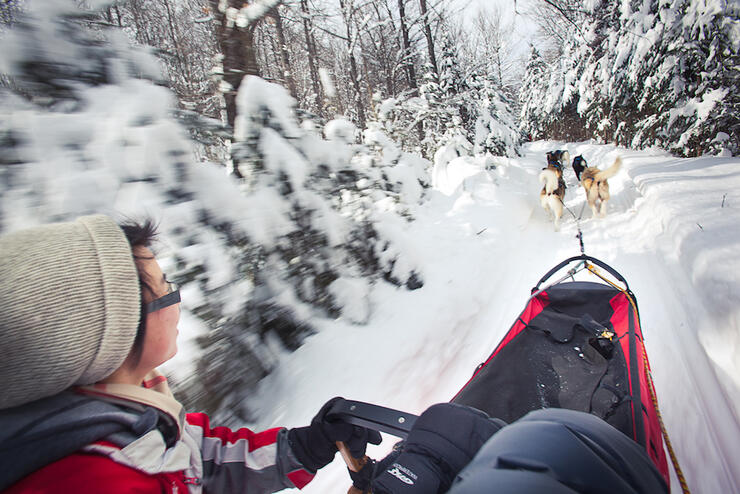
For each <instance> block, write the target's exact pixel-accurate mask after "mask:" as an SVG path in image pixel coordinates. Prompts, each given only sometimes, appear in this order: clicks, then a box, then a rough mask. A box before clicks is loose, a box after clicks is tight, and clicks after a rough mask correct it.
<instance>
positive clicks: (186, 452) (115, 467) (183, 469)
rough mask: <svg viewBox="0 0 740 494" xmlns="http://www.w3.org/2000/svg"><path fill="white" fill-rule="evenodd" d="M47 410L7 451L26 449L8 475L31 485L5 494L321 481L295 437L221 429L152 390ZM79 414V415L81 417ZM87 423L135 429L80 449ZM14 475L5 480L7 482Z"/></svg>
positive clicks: (98, 395)
mask: <svg viewBox="0 0 740 494" xmlns="http://www.w3.org/2000/svg"><path fill="white" fill-rule="evenodd" d="M101 402H102V403H101ZM129 404H130V405H131V406H129ZM91 407H92V408H91ZM39 408H40V410H39ZM47 408H51V410H48V409H45V408H44V407H43V406H42V407H39V406H38V405H35V408H31V409H29V410H28V414H26V415H25V416H28V417H29V419H28V420H29V421H28V424H26V425H16V424H17V422H18V420H19V419H18V417H22V416H24V414H23V413H17V414H16V415H14V416H13V418H14V421H13V423H14V427H15V428H16V429H18V430H20V431H21V433H20V434H21V436H20V440H19V435H18V434H15V435H14V436H12V437H9V438H6V439H5V440H4V441H1V442H0V445H2V446H6V445H8V444H17V445H18V447H17V448H16V458H17V461H16V462H10V461H8V460H9V459H10V458H2V460H3V462H2V463H4V465H3V469H5V468H6V466H9V465H11V464H12V465H13V466H12V467H11V468H10V469H9V470H13V469H14V468H15V470H17V471H16V472H11V475H13V474H15V475H16V477H21V476H22V478H19V480H16V481H14V482H13V483H12V484H11V485H10V486H9V487H8V488H7V489H6V490H4V491H2V492H3V494H18V493H46V492H48V493H51V492H54V493H60V492H64V493H67V492H70V493H71V492H74V493H89V494H92V493H100V494H102V493H112V494H116V493H158V492H163V493H179V494H184V493H188V492H189V493H201V492H205V493H209V492H212V493H229V492H238V493H243V494H262V493H269V492H276V491H279V490H282V489H285V488H294V487H298V488H302V487H304V486H305V485H306V484H307V483H308V482H310V481H311V479H312V478H313V474H312V473H311V472H309V471H307V470H305V469H304V468H303V466H302V465H301V464H300V462H299V461H298V460H297V459H296V457H295V455H294V454H293V452H292V450H291V449H290V446H289V445H288V438H287V429H282V428H275V429H269V430H266V431H264V432H257V433H255V432H252V431H250V430H249V429H246V428H243V429H239V430H237V431H232V430H230V429H227V428H225V427H215V428H211V426H210V423H209V419H208V416H206V415H205V414H202V413H190V414H187V415H186V416H185V415H184V414H183V413H182V411H181V407H180V405H179V403H177V402H176V401H175V400H174V399H173V398H171V397H168V396H165V395H162V394H160V393H157V392H155V391H152V390H148V389H144V388H138V387H136V386H128V385H102V386H101V385H96V386H93V387H85V388H80V389H78V390H77V392H76V393H69V394H68V396H60V397H56V398H54V399H49V407H47ZM55 410H58V413H54V411H55ZM70 410H71V411H70ZM74 410H78V412H76V414H75V412H74ZM91 410H96V411H95V412H92V413H91ZM21 412H22V411H21ZM34 414H37V419H34V418H33V416H34ZM49 419H53V420H49ZM0 421H1V420H0ZM39 421H42V422H41V423H39ZM43 421H48V422H50V423H51V422H53V427H52V426H50V427H49V428H48V429H47V430H48V435H45V434H44V422H43ZM60 422H61V423H62V424H68V426H67V427H66V429H65V428H64V425H62V426H61V428H60V425H59V423H60ZM86 422H90V423H91V424H93V425H91V426H90V428H95V427H101V425H100V424H103V425H109V424H113V425H115V426H120V424H128V425H127V427H126V428H124V429H123V430H121V428H120V427H118V428H117V429H116V430H117V431H118V432H115V433H114V434H108V435H106V436H105V437H104V438H103V439H102V440H96V441H95V442H93V443H91V444H86V445H81V447H79V446H75V445H74V442H75V436H74V435H72V436H70V432H69V431H73V433H74V434H77V435H79V434H78V432H79V429H80V427H81V425H80V424H84V423H86ZM95 424H97V425H95ZM23 430H32V431H33V434H29V435H27V436H26V437H28V438H29V441H36V443H34V444H28V443H25V442H23V437H24V436H22V434H23V432H22V431H23ZM133 431H136V432H135V433H134V432H133ZM39 437H41V438H40V439H39ZM70 437H71V439H70ZM83 437H88V436H83ZM50 446H53V447H50ZM65 447H69V448H72V450H71V451H69V452H68V454H66V455H62V456H63V457H62V458H61V459H54V461H48V462H44V463H43V465H41V466H37V465H38V463H39V460H38V457H45V456H47V457H48V456H49V455H47V454H46V453H47V451H46V450H52V451H54V450H56V451H57V452H58V451H59V448H65ZM54 454H57V458H58V457H59V455H58V453H54ZM41 461H42V462H43V460H41ZM34 462H35V463H34ZM26 472H30V473H26ZM7 473H8V471H6V472H2V475H0V481H2V480H3V476H4V475H6V474H7ZM24 475H25V476H24ZM10 478H11V480H12V478H13V477H12V476H11V477H10ZM1 488H2V484H1V483H0V490H1Z"/></svg>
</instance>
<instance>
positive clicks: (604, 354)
mask: <svg viewBox="0 0 740 494" xmlns="http://www.w3.org/2000/svg"><path fill="white" fill-rule="evenodd" d="M573 262H578V263H579V265H582V266H584V267H587V268H589V269H592V268H593V269H592V271H594V272H595V266H599V267H601V268H603V269H604V270H606V271H607V272H609V273H610V274H611V275H612V276H613V277H614V278H616V279H617V280H618V281H619V282H621V283H622V284H624V286H625V288H624V289H621V288H620V287H619V286H618V285H617V284H616V283H611V282H609V281H608V280H607V283H602V282H598V283H597V282H589V281H564V280H565V279H567V278H568V276H566V277H565V278H563V279H561V280H560V281H558V282H555V283H554V284H552V285H549V286H547V287H546V288H543V289H540V286H541V285H542V284H543V283H544V282H545V281H546V280H547V279H549V278H550V277H551V276H552V275H553V274H554V273H556V272H557V271H559V270H560V269H562V268H564V267H565V266H567V265H569V264H571V263H573ZM594 265H595V266H594ZM589 266H590V267H589ZM575 269H576V268H574V269H572V270H571V271H570V274H571V275H572V274H573V273H574V272H575ZM601 278H602V279H604V280H606V279H605V278H603V277H601ZM649 369H650V366H649V364H648V362H647V354H646V352H645V348H644V346H643V337H642V331H641V329H640V319H639V313H638V309H637V301H636V300H635V297H634V295H633V294H632V292H631V291H630V289H629V286H628V285H627V282H626V281H625V280H624V278H623V277H622V276H621V275H620V274H619V273H617V272H616V271H615V270H614V269H613V268H611V267H610V266H608V265H607V264H605V263H604V262H602V261H599V260H598V259H595V258H593V257H590V256H585V255H583V256H577V257H572V258H570V259H567V260H565V261H563V262H562V263H560V264H559V265H557V266H555V267H554V268H553V269H552V270H550V271H549V272H548V273H547V274H546V275H545V276H543V277H542V279H541V280H540V281H539V283H537V285H536V286H535V287H534V288H533V289H532V296H531V298H530V299H529V301H528V303H527V305H526V307H525V308H524V310H523V311H522V313H521V314H520V315H519V317H518V318H517V320H516V321H515V322H514V324H513V326H512V327H511V329H509V331H508V333H507V334H506V335H505V336H504V338H503V340H501V342H500V343H499V344H498V346H497V347H496V349H495V350H494V351H493V353H492V354H491V356H490V357H489V358H488V359H487V360H486V361H485V362H484V363H482V364H481V365H480V366H478V368H477V370H476V371H475V373H474V375H473V377H472V378H471V379H470V380H469V381H468V382H467V384H465V386H464V387H463V388H462V389H461V390H460V391H459V392H458V394H457V395H456V396H455V397H454V398H453V400H452V401H453V402H455V403H460V404H464V405H469V406H472V407H475V408H478V409H480V410H483V411H485V412H486V413H488V414H489V415H490V416H492V417H498V418H501V419H503V420H505V421H507V422H509V423H510V422H513V421H515V420H517V419H519V418H520V417H523V416H524V415H526V414H527V413H528V412H530V411H532V410H538V409H541V408H567V409H571V410H580V411H584V412H588V413H591V414H593V415H596V416H598V417H600V418H602V419H603V420H605V421H606V422H607V423H609V424H611V425H612V426H614V427H615V428H617V429H618V430H620V431H621V432H623V433H624V434H626V435H627V436H629V437H630V438H632V439H634V440H635V441H636V442H637V443H638V444H640V445H642V446H643V447H644V448H645V449H646V451H647V453H648V455H649V456H650V458H651V459H652V460H653V462H654V463H655V465H656V466H657V467H658V469H659V470H660V472H661V473H662V475H663V477H664V478H665V480H666V482H668V483H670V480H669V478H668V464H667V461H666V456H665V452H664V449H663V440H662V436H661V430H660V424H659V421H658V415H657V411H656V408H655V405H654V403H653V399H652V396H653V393H652V392H651V390H650V388H649V386H652V380H651V377H650V375H649Z"/></svg>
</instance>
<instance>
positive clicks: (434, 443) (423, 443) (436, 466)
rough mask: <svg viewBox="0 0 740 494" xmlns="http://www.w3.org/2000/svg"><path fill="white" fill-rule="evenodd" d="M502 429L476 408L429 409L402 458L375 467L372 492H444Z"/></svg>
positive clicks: (446, 405) (444, 406) (443, 406)
mask: <svg viewBox="0 0 740 494" xmlns="http://www.w3.org/2000/svg"><path fill="white" fill-rule="evenodd" d="M503 425H505V424H504V423H503V422H501V421H496V420H493V419H490V418H489V417H488V415H486V414H485V413H483V412H481V411H480V410H476V409H475V408H470V407H466V406H462V405H457V404H454V403H441V404H438V405H433V406H431V407H429V408H428V409H427V410H426V411H425V412H424V413H422V414H421V416H420V417H419V418H418V419H417V421H416V423H415V424H414V427H413V428H412V429H411V432H410V433H409V436H408V438H407V439H406V442H405V444H404V445H403V447H402V449H401V454H400V455H398V457H397V458H395V459H392V460H391V461H390V462H386V461H385V460H383V461H382V462H379V463H378V465H379V467H380V465H382V470H380V468H379V469H378V470H379V472H378V474H377V476H376V477H375V480H373V492H376V493H379V494H380V493H387V494H433V493H442V492H447V490H448V489H449V488H450V485H452V481H453V480H455V476H456V475H457V474H458V472H460V470H462V468H463V467H464V466H465V465H467V464H468V462H470V460H471V459H472V458H473V456H475V454H476V453H477V452H478V450H479V449H480V447H481V446H483V444H484V443H485V442H486V441H487V440H488V438H490V437H491V436H492V435H493V434H494V433H495V432H496V431H498V430H499V429H500V428H501V427H502V426H503Z"/></svg>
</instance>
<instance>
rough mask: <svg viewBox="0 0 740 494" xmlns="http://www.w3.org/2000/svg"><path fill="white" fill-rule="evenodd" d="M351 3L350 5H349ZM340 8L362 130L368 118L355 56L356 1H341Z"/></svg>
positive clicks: (358, 122)
mask: <svg viewBox="0 0 740 494" xmlns="http://www.w3.org/2000/svg"><path fill="white" fill-rule="evenodd" d="M347 2H349V4H348V3H347ZM339 6H340V7H341V9H342V14H343V16H344V23H345V25H346V27H347V38H346V39H347V56H348V57H349V77H350V80H351V81H352V87H353V88H354V90H355V95H354V98H353V99H354V103H355V105H354V106H355V110H356V111H357V124H358V126H359V127H360V128H361V129H364V128H365V125H366V121H367V120H366V117H365V107H364V105H363V101H362V87H361V85H360V73H359V71H358V70H357V59H355V54H354V37H353V33H352V23H353V17H354V12H353V9H354V1H353V0H339Z"/></svg>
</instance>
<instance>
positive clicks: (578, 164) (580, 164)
mask: <svg viewBox="0 0 740 494" xmlns="http://www.w3.org/2000/svg"><path fill="white" fill-rule="evenodd" d="M586 168H588V164H586V159H585V158H584V157H583V156H582V155H580V154H579V155H578V156H576V157H575V158H573V171H574V172H575V173H576V178H577V179H578V181H579V182H580V181H581V173H583V170H585V169H586Z"/></svg>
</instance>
